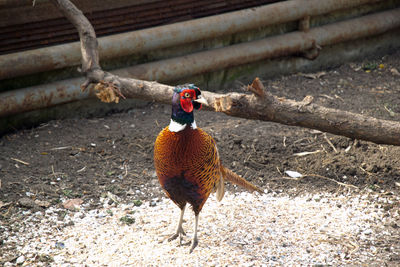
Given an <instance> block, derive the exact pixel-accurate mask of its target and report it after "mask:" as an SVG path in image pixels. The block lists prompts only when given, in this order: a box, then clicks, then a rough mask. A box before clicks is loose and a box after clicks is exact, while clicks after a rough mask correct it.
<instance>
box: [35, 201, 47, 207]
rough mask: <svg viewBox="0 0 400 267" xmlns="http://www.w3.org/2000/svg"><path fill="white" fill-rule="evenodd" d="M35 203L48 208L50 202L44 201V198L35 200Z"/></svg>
mask: <svg viewBox="0 0 400 267" xmlns="http://www.w3.org/2000/svg"><path fill="white" fill-rule="evenodd" d="M35 204H36V205H38V206H40V207H43V208H48V207H50V202H48V201H46V200H37V199H36V200H35Z"/></svg>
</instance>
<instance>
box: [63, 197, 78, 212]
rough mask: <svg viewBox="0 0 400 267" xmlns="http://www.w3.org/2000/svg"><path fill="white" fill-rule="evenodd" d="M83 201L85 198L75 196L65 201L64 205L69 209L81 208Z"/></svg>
mask: <svg viewBox="0 0 400 267" xmlns="http://www.w3.org/2000/svg"><path fill="white" fill-rule="evenodd" d="M82 203H83V200H82V199H80V198H73V199H69V200H67V201H65V202H64V203H63V207H64V208H65V209H69V210H75V209H79V206H80V205H81V204H82Z"/></svg>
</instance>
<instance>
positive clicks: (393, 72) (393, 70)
mask: <svg viewBox="0 0 400 267" xmlns="http://www.w3.org/2000/svg"><path fill="white" fill-rule="evenodd" d="M390 72H391V73H392V74H393V75H394V76H400V72H399V71H398V70H397V69H395V68H391V69H390Z"/></svg>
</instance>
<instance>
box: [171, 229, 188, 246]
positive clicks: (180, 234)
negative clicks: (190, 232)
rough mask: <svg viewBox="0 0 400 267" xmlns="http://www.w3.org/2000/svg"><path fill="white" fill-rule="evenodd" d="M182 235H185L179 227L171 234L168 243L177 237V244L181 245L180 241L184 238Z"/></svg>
mask: <svg viewBox="0 0 400 267" xmlns="http://www.w3.org/2000/svg"><path fill="white" fill-rule="evenodd" d="M184 235H186V233H185V231H183V228H182V227H179V228H178V230H176V233H175V234H173V235H171V236H170V237H169V238H168V242H171V241H172V240H175V239H177V238H178V236H179V244H180V245H182V239H183V236H184Z"/></svg>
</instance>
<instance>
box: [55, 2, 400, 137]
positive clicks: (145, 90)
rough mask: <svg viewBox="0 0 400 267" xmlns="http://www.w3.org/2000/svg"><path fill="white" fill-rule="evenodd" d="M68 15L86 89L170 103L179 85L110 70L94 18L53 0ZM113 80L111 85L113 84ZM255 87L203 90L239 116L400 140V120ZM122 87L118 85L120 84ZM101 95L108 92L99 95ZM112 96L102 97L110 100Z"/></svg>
mask: <svg viewBox="0 0 400 267" xmlns="http://www.w3.org/2000/svg"><path fill="white" fill-rule="evenodd" d="M52 1H53V2H54V3H55V4H56V5H57V6H58V7H59V9H61V10H62V12H63V13H64V14H65V16H66V17H67V18H68V19H69V20H70V21H71V23H73V24H74V25H75V27H76V28H77V30H78V32H79V36H80V38H81V46H82V48H81V50H82V57H83V58H82V71H83V72H84V73H85V74H86V77H87V81H86V82H85V84H84V85H83V88H86V87H87V86H88V85H89V84H90V83H96V84H97V83H100V84H101V86H97V88H98V89H100V90H108V93H105V94H103V95H105V96H107V97H110V95H109V94H114V95H113V96H111V98H110V99H114V101H118V100H119V97H118V96H116V95H115V93H117V94H121V96H125V97H127V98H138V99H143V100H149V101H156V102H162V103H170V101H171V97H172V93H173V87H172V86H168V85H164V84H160V83H157V82H149V81H143V80H137V79H130V78H122V77H118V76H116V75H113V74H111V73H108V72H104V71H103V70H102V69H101V68H100V65H99V58H98V47H97V46H98V45H97V40H96V35H95V33H94V30H93V27H92V26H91V24H90V22H89V21H88V20H87V19H86V18H85V17H84V15H83V14H82V12H80V11H79V9H77V8H76V7H75V6H74V5H73V4H72V3H71V2H70V1H69V0H52ZM107 85H108V86H107ZM250 87H252V89H249V90H250V91H252V92H253V93H254V94H252V95H247V94H239V93H229V94H216V93H212V92H207V91H202V94H203V96H204V97H205V98H206V99H207V101H208V102H209V103H210V106H209V107H208V109H211V110H214V111H217V112H223V113H225V114H227V115H230V116H234V117H242V118H247V119H257V120H263V121H273V122H278V123H281V124H286V125H294V126H300V127H306V128H311V129H317V130H320V131H323V132H329V133H333V134H337V135H343V136H347V137H350V138H353V139H361V140H367V141H371V142H374V143H377V144H390V145H400V123H399V122H395V121H387V120H379V119H376V118H372V117H367V116H363V115H360V114H354V113H351V112H347V111H341V110H336V109H330V108H325V107H322V106H318V105H316V104H313V103H312V101H313V98H312V97H310V96H309V97H305V98H304V100H303V101H301V102H296V101H293V100H289V99H283V98H277V97H275V96H273V95H272V94H271V93H270V92H268V91H266V90H265V88H264V86H263V85H262V83H261V81H259V80H258V79H257V78H256V79H255V81H254V82H253V84H252V85H251V86H250ZM118 88H119V90H116V89H118ZM110 92H113V93H110ZM98 95H99V97H100V99H102V98H101V95H102V93H101V92H100V93H99V94H98ZM107 97H104V99H102V100H103V101H105V100H106V99H105V98H107Z"/></svg>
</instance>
